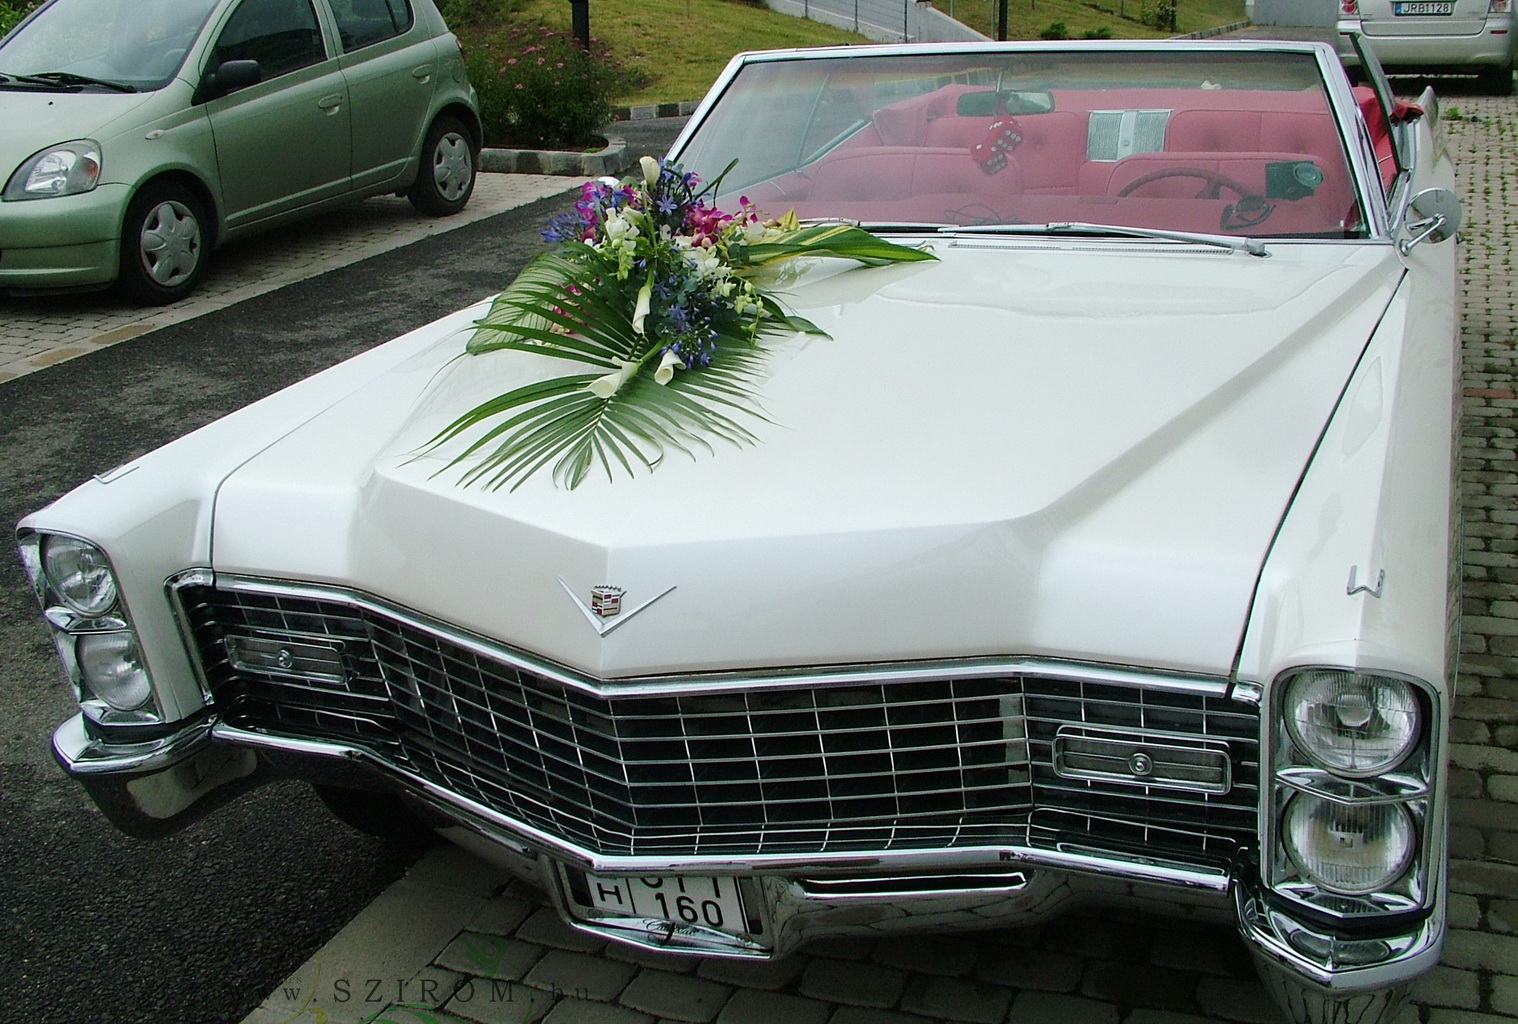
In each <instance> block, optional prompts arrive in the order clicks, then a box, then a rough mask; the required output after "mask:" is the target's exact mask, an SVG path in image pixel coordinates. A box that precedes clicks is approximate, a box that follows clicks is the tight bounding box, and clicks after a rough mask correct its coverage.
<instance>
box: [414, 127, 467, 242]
mask: <svg viewBox="0 0 1518 1024" xmlns="http://www.w3.org/2000/svg"><path fill="white" fill-rule="evenodd" d="M474 174H475V149H474V140H473V138H471V137H470V134H469V129H468V128H466V127H464V123H463V122H462V121H460V120H459V119H458V118H456V117H440V118H438V119H437V120H436V121H434V122H433V123H432V127H431V128H429V129H428V130H427V138H426V140H425V141H423V143H422V166H421V167H420V168H419V169H418V170H417V173H416V181H415V183H413V184H412V186H411V190H410V191H409V192H407V193H406V195H407V197H408V198H410V200H411V205H412V206H414V207H416V208H417V210H419V211H420V212H422V213H425V214H427V215H428V216H431V217H446V216H448V215H449V214H451V213H458V212H459V211H460V210H462V209H463V208H464V204H465V203H467V202H469V195H470V193H472V192H473V191H474Z"/></svg>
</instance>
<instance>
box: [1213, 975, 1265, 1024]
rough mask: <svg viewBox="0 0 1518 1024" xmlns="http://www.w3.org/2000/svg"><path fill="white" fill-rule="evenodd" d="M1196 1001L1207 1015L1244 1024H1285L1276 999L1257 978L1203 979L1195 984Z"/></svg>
mask: <svg viewBox="0 0 1518 1024" xmlns="http://www.w3.org/2000/svg"><path fill="white" fill-rule="evenodd" d="M1196 1001H1197V1005H1198V1006H1200V1007H1201V1008H1202V1011H1203V1012H1204V1013H1205V1014H1206V1015H1207V1016H1209V1017H1216V1018H1219V1019H1221V1020H1231V1021H1241V1022H1243V1024H1286V1017H1285V1015H1283V1014H1282V1013H1281V1010H1280V1008H1279V1007H1277V1006H1276V1001H1275V1000H1274V999H1272V998H1271V997H1270V993H1269V992H1266V991H1265V986H1264V985H1262V984H1260V982H1259V980H1258V979H1256V978H1249V979H1247V980H1246V979H1243V978H1203V979H1202V980H1201V982H1200V983H1199V984H1198V985H1197V987H1196Z"/></svg>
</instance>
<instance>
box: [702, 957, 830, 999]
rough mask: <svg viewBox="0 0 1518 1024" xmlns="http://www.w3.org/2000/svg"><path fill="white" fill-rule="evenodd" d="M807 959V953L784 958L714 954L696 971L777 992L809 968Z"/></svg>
mask: <svg viewBox="0 0 1518 1024" xmlns="http://www.w3.org/2000/svg"><path fill="white" fill-rule="evenodd" d="M806 961H807V958H806V957H804V956H788V957H784V958H782V959H780V960H729V959H727V958H725V957H716V956H714V957H707V958H704V959H702V960H699V961H698V963H699V964H700V966H699V967H697V968H696V974H697V976H698V977H702V978H705V979H706V980H707V981H717V982H721V983H722V984H724V985H732V986H734V987H737V988H753V989H764V990H767V991H773V990H775V989H781V988H785V987H786V986H788V985H790V983H791V982H793V981H795V980H796V978H797V977H799V976H800V974H801V972H802V970H804V969H805V967H806Z"/></svg>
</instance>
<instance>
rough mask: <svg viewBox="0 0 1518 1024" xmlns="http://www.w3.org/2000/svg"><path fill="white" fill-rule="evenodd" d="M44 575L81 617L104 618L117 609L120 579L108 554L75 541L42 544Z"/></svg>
mask: <svg viewBox="0 0 1518 1024" xmlns="http://www.w3.org/2000/svg"><path fill="white" fill-rule="evenodd" d="M42 571H43V573H44V574H46V576H47V582H48V584H49V585H50V586H51V587H52V588H53V593H55V594H56V595H57V596H58V599H59V600H61V601H62V602H63V603H64V604H66V605H68V606H69V607H70V608H72V609H73V610H74V611H76V612H78V613H79V614H80V615H88V616H100V615H104V614H105V613H106V612H108V611H110V610H111V609H112V608H114V607H115V606H116V597H117V593H118V590H117V586H116V575H115V573H113V572H111V566H110V563H108V562H107V561H106V558H105V552H103V551H101V550H100V549H99V548H97V547H96V546H95V545H93V544H89V543H86V542H85V541H82V540H78V539H76V538H74V537H63V536H56V535H55V536H49V537H47V538H46V539H45V540H44V541H43V542H42Z"/></svg>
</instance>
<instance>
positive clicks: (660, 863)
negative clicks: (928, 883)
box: [211, 722, 1232, 892]
mask: <svg viewBox="0 0 1518 1024" xmlns="http://www.w3.org/2000/svg"><path fill="white" fill-rule="evenodd" d="M211 735H212V737H213V738H214V739H216V740H217V741H219V742H223V743H232V744H237V745H240V746H245V747H252V748H255V749H259V750H266V751H271V752H284V753H295V754H304V755H315V756H320V757H333V758H342V759H347V760H352V761H360V762H363V763H364V764H366V765H367V766H369V767H371V768H375V769H377V770H378V771H380V772H381V773H383V774H386V775H389V776H391V777H392V778H393V779H395V780H397V781H400V782H403V783H405V784H406V785H407V786H408V787H410V788H411V789H412V790H413V791H415V792H417V793H418V794H420V795H422V796H424V797H426V798H427V799H428V800H429V801H430V802H432V803H433V804H434V805H436V806H437V807H438V808H439V809H440V810H443V811H445V813H449V814H451V815H452V816H455V817H458V816H463V817H464V818H465V819H466V821H467V823H469V824H471V825H474V826H475V827H477V828H481V829H482V830H483V831H485V832H486V833H487V834H489V833H490V832H493V831H501V832H504V833H506V834H507V836H509V837H512V838H515V839H517V840H519V841H523V842H526V843H528V844H529V845H531V846H532V847H534V848H535V849H538V850H542V851H544V852H546V853H548V854H550V855H551V856H554V857H556V858H559V859H561V860H565V861H568V862H570V863H573V864H574V865H576V866H578V867H581V868H583V869H585V870H588V871H592V872H594V873H596V874H611V875H615V874H632V875H637V874H643V875H659V874H674V873H682V872H683V873H688V874H719V875H731V874H735V873H750V872H756V871H795V870H806V869H810V868H816V867H856V868H875V867H888V866H897V867H903V868H910V867H911V866H912V865H922V866H925V867H926V866H932V867H935V868H940V869H941V868H944V867H946V866H949V865H953V864H964V865H971V864H983V865H989V864H994V865H999V866H1002V867H1008V866H1012V865H1024V866H1028V867H1036V868H1048V869H1052V870H1059V871H1077V872H1082V873H1085V874H1095V875H1108V876H1113V877H1117V878H1124V879H1130V880H1135V881H1145V882H1154V883H1158V884H1162V885H1171V886H1179V887H1181V888H1186V889H1201V890H1207V891H1211V892H1227V891H1228V889H1229V887H1230V885H1231V882H1232V878H1231V876H1230V874H1229V872H1227V871H1225V870H1222V869H1217V870H1211V871H1209V870H1207V869H1205V868H1194V867H1184V866H1179V865H1173V864H1161V863H1157V862H1154V861H1149V860H1147V859H1138V858H1135V859H1132V860H1127V859H1122V858H1119V857H1116V856H1103V855H1097V854H1093V853H1076V852H1070V851H1067V850H1039V849H1033V848H1029V847H967V848H960V849H957V850H954V851H951V852H945V851H938V850H930V851H903V852H879V853H841V854H822V855H818V854H813V853H780V854H767V855H758V856H736V857H735V856H732V855H721V856H717V857H700V856H692V857H606V856H603V855H601V854H597V853H594V852H592V851H590V850H586V849H584V848H582V847H578V846H575V845H573V844H571V843H567V842H565V841H564V840H562V839H560V838H559V837H557V836H553V835H549V834H548V833H546V832H543V831H540V830H538V829H535V828H533V827H532V826H530V825H526V824H524V823H522V822H519V821H516V820H515V819H512V818H508V817H507V816H505V815H503V814H500V813H499V812H497V811H494V810H492V809H491V808H489V807H486V806H484V805H483V804H478V803H475V802H474V801H472V800H470V799H468V798H467V797H464V796H460V795H459V794H457V793H454V792H452V791H450V790H447V789H444V788H443V787H441V786H438V785H436V784H434V783H432V782H430V781H428V780H427V779H424V778H422V777H421V776H419V775H415V774H413V773H411V772H409V771H407V770H406V769H404V768H401V767H399V766H397V765H394V764H391V763H390V762H388V761H386V760H385V759H384V758H382V757H380V756H379V755H378V754H376V753H375V752H373V751H371V750H367V749H365V748H363V747H357V746H351V745H348V744H343V743H335V742H325V741H321V740H290V739H286V738H284V737H281V736H269V735H265V734H263V733H258V732H253V731H250V730H247V729H240V728H238V727H236V726H233V725H228V724H226V723H225V722H217V723H216V725H215V726H214V727H213V729H212V730H211Z"/></svg>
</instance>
